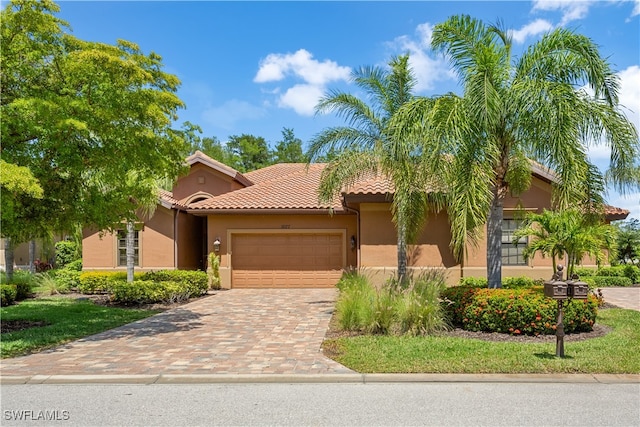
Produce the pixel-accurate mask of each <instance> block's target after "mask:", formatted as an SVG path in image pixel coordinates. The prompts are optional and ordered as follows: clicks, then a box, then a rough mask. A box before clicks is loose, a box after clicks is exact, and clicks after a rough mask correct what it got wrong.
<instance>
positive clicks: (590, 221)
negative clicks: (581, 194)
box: [513, 209, 616, 278]
mask: <svg viewBox="0 0 640 427" xmlns="http://www.w3.org/2000/svg"><path fill="white" fill-rule="evenodd" d="M513 236H514V241H515V240H517V239H518V238H520V237H525V236H532V237H533V239H532V241H531V242H529V244H528V245H527V247H526V249H525V251H524V256H525V258H530V257H532V256H533V255H534V254H535V253H536V252H540V253H541V254H542V255H543V256H551V258H552V260H553V271H556V258H564V257H565V255H566V258H567V278H570V277H571V276H572V274H573V272H574V270H575V267H576V265H578V264H580V261H581V260H582V259H583V258H584V256H585V255H589V256H591V257H592V258H594V259H595V260H596V263H597V264H598V265H600V264H602V263H603V262H604V261H605V257H604V254H603V250H608V251H612V250H614V248H615V237H616V230H615V228H613V226H611V225H607V224H603V223H602V222H600V221H598V220H597V219H596V217H591V216H589V215H585V214H584V213H583V212H581V211H579V210H577V209H569V210H566V211H562V212H555V211H548V210H546V209H545V210H544V211H543V212H542V213H540V214H535V213H529V214H527V216H526V218H525V220H524V223H523V227H522V228H520V229H518V230H516V231H515V233H514V234H513Z"/></svg>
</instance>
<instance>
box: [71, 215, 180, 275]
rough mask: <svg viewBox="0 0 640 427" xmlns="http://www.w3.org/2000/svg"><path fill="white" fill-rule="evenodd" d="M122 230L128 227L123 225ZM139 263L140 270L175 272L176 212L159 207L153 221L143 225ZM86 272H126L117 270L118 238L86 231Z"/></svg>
mask: <svg viewBox="0 0 640 427" xmlns="http://www.w3.org/2000/svg"><path fill="white" fill-rule="evenodd" d="M122 228H123V229H124V228H125V225H124V224H123V227H122ZM139 233H140V234H139V259H140V265H139V266H138V267H136V268H140V269H141V270H159V269H172V268H174V267H175V265H174V247H173V212H172V211H171V210H170V209H166V208H164V207H161V206H158V208H157V209H156V211H155V213H154V215H153V217H152V218H151V219H149V220H147V221H145V222H144V226H143V227H142V230H141V231H140V232H139ZM82 268H83V270H108V269H116V270H124V269H126V267H125V266H121V267H118V258H117V236H116V234H115V233H106V232H105V233H104V234H103V235H100V232H99V231H98V230H95V229H85V230H83V240H82Z"/></svg>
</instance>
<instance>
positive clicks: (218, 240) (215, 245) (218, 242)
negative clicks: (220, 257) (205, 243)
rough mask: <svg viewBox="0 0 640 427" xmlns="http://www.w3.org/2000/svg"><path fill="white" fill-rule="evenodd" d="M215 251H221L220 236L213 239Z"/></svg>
mask: <svg viewBox="0 0 640 427" xmlns="http://www.w3.org/2000/svg"><path fill="white" fill-rule="evenodd" d="M213 251H214V252H216V253H217V252H220V238H219V237H216V240H214V241H213Z"/></svg>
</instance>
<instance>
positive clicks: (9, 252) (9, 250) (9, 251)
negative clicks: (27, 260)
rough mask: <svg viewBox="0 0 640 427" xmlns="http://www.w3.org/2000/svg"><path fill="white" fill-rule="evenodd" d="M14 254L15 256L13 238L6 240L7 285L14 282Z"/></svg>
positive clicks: (5, 265) (6, 238)
mask: <svg viewBox="0 0 640 427" xmlns="http://www.w3.org/2000/svg"><path fill="white" fill-rule="evenodd" d="M14 261H15V260H14V254H13V243H12V242H11V237H5V238H4V270H5V274H6V276H7V283H9V282H11V281H12V280H13V263H14Z"/></svg>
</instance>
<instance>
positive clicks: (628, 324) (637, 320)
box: [324, 309, 640, 374]
mask: <svg viewBox="0 0 640 427" xmlns="http://www.w3.org/2000/svg"><path fill="white" fill-rule="evenodd" d="M598 322H599V323H602V324H603V325H606V326H609V327H611V328H612V331H611V332H609V333H608V334H607V335H606V336H603V337H598V338H592V339H587V340H584V341H577V342H566V341H565V358H556V357H555V341H553V342H552V343H515V342H489V341H482V340H477V339H467V338H458V337H443V336H426V337H409V336H401V337H394V336H381V335H366V336H358V337H348V338H337V339H332V340H327V341H325V343H324V346H325V349H327V350H329V353H330V354H332V357H333V359H334V360H336V361H337V362H339V363H341V364H342V365H344V366H346V367H348V368H350V369H353V370H355V371H357V372H361V373H514V374H515V373H586V374H589V373H592V374H595V373H609V374H628V373H635V374H637V373H640V358H638V354H639V353H640V312H637V311H634V310H623V309H607V310H600V311H599V313H598Z"/></svg>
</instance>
